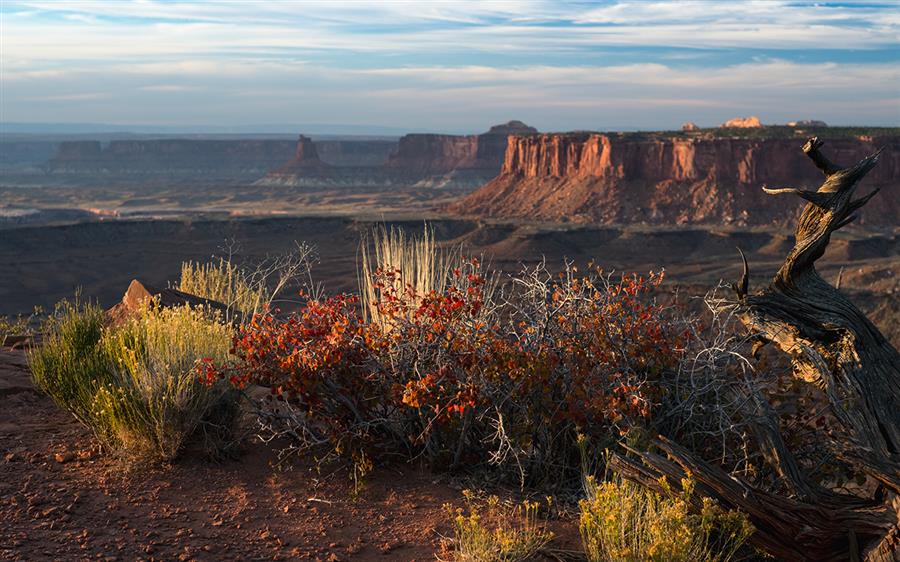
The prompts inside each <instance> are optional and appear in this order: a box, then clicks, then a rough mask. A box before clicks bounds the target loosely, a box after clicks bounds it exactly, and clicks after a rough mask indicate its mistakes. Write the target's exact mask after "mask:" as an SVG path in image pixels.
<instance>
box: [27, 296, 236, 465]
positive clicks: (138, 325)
mask: <svg viewBox="0 0 900 562" xmlns="http://www.w3.org/2000/svg"><path fill="white" fill-rule="evenodd" d="M44 330H45V331H44V342H43V345H41V346H40V347H37V348H35V349H33V350H31V351H30V352H29V355H28V359H29V363H30V366H31V371H32V376H33V378H34V381H35V384H36V385H37V386H38V387H39V388H41V389H42V390H43V391H44V392H46V393H47V394H48V395H50V397H51V398H53V400H54V401H55V402H56V403H57V404H58V405H59V406H60V407H61V408H63V409H64V410H66V411H68V412H70V413H72V414H73V415H74V416H75V417H76V418H77V419H78V420H79V421H80V422H81V423H83V424H84V425H86V426H87V427H89V428H90V429H91V430H92V431H93V432H94V434H95V435H96V437H97V439H98V440H99V441H100V442H101V444H103V445H104V446H105V447H108V448H109V449H111V450H113V451H115V452H117V453H120V454H122V455H123V456H125V457H127V458H129V459H130V460H132V461H168V460H171V459H173V458H175V457H176V456H177V455H178V453H179V452H180V451H181V450H182V449H183V447H184V446H185V443H186V442H187V441H188V440H189V439H190V438H192V437H194V436H195V435H196V434H198V430H199V429H201V428H203V429H209V430H210V431H204V432H203V433H204V435H205V436H207V437H208V436H209V435H216V436H218V437H225V436H226V435H227V434H228V430H229V429H230V425H231V422H232V421H233V419H234V417H235V415H236V412H237V410H236V406H235V397H234V395H233V391H230V390H228V389H227V388H226V385H224V384H218V385H212V386H206V385H203V384H201V383H200V382H199V381H198V377H197V374H196V369H195V367H196V365H197V362H198V361H200V360H201V359H204V358H211V359H213V360H216V361H224V360H225V359H226V358H227V355H228V349H229V347H230V345H231V338H232V331H231V328H230V327H228V326H227V325H225V324H223V323H222V322H221V321H220V320H219V319H216V318H211V317H210V316H209V314H208V312H206V311H203V310H200V309H192V308H190V307H178V308H168V309H166V308H160V307H156V306H152V305H151V306H148V307H146V308H145V309H143V310H141V311H140V312H138V313H137V314H136V315H135V316H133V317H132V318H129V319H128V320H126V321H125V323H123V324H122V325H119V326H115V327H105V326H104V317H103V311H102V310H101V309H100V308H99V307H97V306H95V305H92V304H84V303H80V302H77V301H76V302H74V303H69V302H65V303H63V304H62V305H61V306H60V307H59V308H58V310H57V312H56V314H55V315H54V316H53V317H51V319H50V320H49V321H48V322H47V324H46V326H45V329H44ZM213 430H214V431H213ZM206 445H207V446H210V447H213V446H214V447H218V446H221V445H222V443H221V442H218V443H215V444H214V443H212V442H210V441H207V443H206ZM210 452H215V451H210Z"/></svg>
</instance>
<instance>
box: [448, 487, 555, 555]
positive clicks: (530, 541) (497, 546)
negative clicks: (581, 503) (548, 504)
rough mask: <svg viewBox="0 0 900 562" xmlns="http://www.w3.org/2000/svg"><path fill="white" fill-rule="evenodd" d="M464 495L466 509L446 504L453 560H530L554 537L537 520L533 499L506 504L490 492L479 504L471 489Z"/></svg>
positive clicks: (536, 506)
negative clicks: (449, 517)
mask: <svg viewBox="0 0 900 562" xmlns="http://www.w3.org/2000/svg"><path fill="white" fill-rule="evenodd" d="M463 496H464V497H465V501H466V510H467V511H468V513H466V511H465V510H463V509H461V508H457V509H453V508H452V507H451V506H450V505H446V506H445V508H446V509H447V511H448V513H449V514H450V516H451V519H452V522H453V533H454V540H453V545H452V548H453V550H452V551H451V555H450V558H449V560H450V561H452V562H518V561H524V560H530V559H532V558H533V557H534V556H535V555H536V554H537V553H538V552H539V551H540V550H541V549H542V548H544V546H546V545H547V543H548V542H550V540H551V539H552V538H553V533H551V532H549V531H547V530H545V529H544V527H543V526H542V525H541V524H540V523H539V522H538V508H539V505H538V504H537V503H535V502H529V501H525V502H523V503H521V504H507V503H504V502H501V501H500V499H499V498H498V497H497V496H490V497H489V498H488V499H487V501H486V502H485V503H484V505H483V506H479V505H478V503H477V502H476V500H475V497H474V495H473V494H472V493H471V492H470V491H468V490H466V491H464V492H463Z"/></svg>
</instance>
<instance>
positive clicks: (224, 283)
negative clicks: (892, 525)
mask: <svg viewBox="0 0 900 562" xmlns="http://www.w3.org/2000/svg"><path fill="white" fill-rule="evenodd" d="M175 288H176V289H178V290H179V291H182V292H185V293H189V294H191V295H196V296H198V297H203V298H206V299H210V300H214V301H217V302H220V303H222V304H224V305H226V306H227V307H228V308H229V310H235V311H238V312H246V313H251V314H252V313H254V312H261V311H262V310H263V308H264V307H266V306H268V304H269V301H270V299H271V296H270V295H269V291H268V289H267V288H266V286H265V285H264V284H261V283H259V281H258V280H256V279H253V278H251V275H250V274H249V273H248V272H246V271H244V270H243V269H241V268H239V267H237V266H236V265H234V264H233V263H232V262H231V261H230V260H226V259H225V258H219V260H218V261H214V262H208V263H200V262H193V261H187V262H184V263H182V264H181V277H180V278H179V281H178V284H177V285H176V286H175Z"/></svg>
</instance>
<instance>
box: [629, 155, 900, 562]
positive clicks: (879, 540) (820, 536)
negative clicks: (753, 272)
mask: <svg viewBox="0 0 900 562" xmlns="http://www.w3.org/2000/svg"><path fill="white" fill-rule="evenodd" d="M821 146H822V142H821V141H819V140H818V139H816V138H811V139H809V141H807V143H806V144H805V145H804V146H803V151H804V152H805V153H806V154H807V155H808V156H809V157H810V158H811V159H812V161H813V162H814V163H815V165H816V166H817V167H818V168H819V169H820V170H822V172H823V173H824V174H825V182H824V183H823V184H822V186H821V187H820V188H819V189H818V190H816V191H805V190H801V189H796V188H781V189H767V188H764V189H765V190H766V192H768V193H770V194H773V195H781V194H795V195H797V196H799V197H801V198H803V199H804V200H806V201H807V204H806V207H805V208H804V209H803V212H802V214H801V215H800V218H799V222H798V225H797V231H796V242H795V245H794V248H793V249H792V250H791V252H790V253H789V254H788V256H787V257H786V258H785V260H784V263H783V265H782V266H781V268H780V269H779V271H778V273H777V274H776V275H775V278H774V280H773V281H772V283H771V284H770V285H769V286H768V287H766V288H764V289H762V290H761V291H758V292H756V293H753V294H750V292H749V267H748V266H747V261H746V259H744V256H743V253H742V254H741V258H742V260H743V262H744V273H743V276H742V279H741V281H740V282H739V283H737V284H735V285H734V289H735V292H736V293H737V296H738V302H737V307H738V311H739V313H740V317H741V320H742V322H743V323H744V324H745V326H746V327H747V328H748V329H749V330H750V331H751V332H752V333H754V334H756V335H757V337H758V340H759V341H760V342H767V343H773V344H774V345H776V346H777V347H778V348H780V349H781V350H782V351H784V352H785V353H787V354H788V355H789V356H790V357H791V360H792V364H793V367H794V374H795V376H797V377H800V378H802V379H804V380H806V381H810V382H812V383H815V384H817V385H819V386H820V387H821V388H822V389H824V391H825V393H826V395H827V398H828V401H829V405H830V408H831V411H832V413H833V414H834V417H835V418H836V420H837V421H838V423H840V424H841V425H842V429H843V430H844V432H845V433H846V434H847V435H849V436H850V439H849V440H848V442H844V443H835V447H836V449H837V451H836V452H837V454H838V455H839V456H840V457H841V458H842V459H843V460H844V461H846V462H848V463H850V464H851V465H853V466H855V467H856V468H857V469H859V470H860V471H862V472H864V473H865V474H867V475H869V476H870V477H872V478H873V479H874V480H875V481H877V482H879V483H880V486H879V488H878V491H877V492H876V493H875V494H874V496H873V497H872V498H859V497H856V496H849V495H843V494H837V493H835V492H832V491H830V490H826V489H824V488H822V487H819V486H817V485H815V484H813V483H811V482H809V481H808V480H807V479H806V478H805V476H804V475H803V473H802V471H801V470H800V469H799V467H798V465H797V463H796V461H795V460H794V458H793V456H792V455H791V453H790V451H789V450H788V449H787V448H786V446H785V444H784V440H783V439H782V438H781V433H780V429H779V423H778V419H777V416H776V414H775V413H774V411H773V410H772V408H771V407H770V406H769V404H768V403H767V402H765V400H764V399H763V398H762V397H761V396H757V397H755V398H756V402H757V412H758V414H759V419H758V420H757V421H758V423H757V424H756V438H757V439H758V441H759V444H760V447H761V449H762V450H763V451H764V453H765V456H766V459H767V462H769V463H770V464H771V465H772V466H773V467H774V468H775V470H776V471H777V473H778V474H779V476H780V477H781V478H782V479H783V480H784V482H785V484H786V486H787V488H788V489H789V490H790V491H791V493H792V496H791V497H784V496H779V495H775V494H772V493H768V492H765V491H762V490H759V489H754V488H753V487H751V486H749V485H747V484H745V483H742V482H740V481H738V480H736V479H734V478H732V477H731V476H729V475H728V474H726V473H725V472H723V471H722V470H721V469H719V468H717V467H715V466H713V465H710V464H708V463H705V462H703V461H702V460H700V459H698V458H697V457H696V456H695V455H693V454H692V453H690V452H689V451H687V450H685V449H683V448H681V447H679V446H678V445H676V444H674V443H671V442H669V441H667V440H665V439H659V440H657V441H656V445H657V446H658V448H659V449H660V450H662V451H663V452H665V453H666V455H668V458H665V457H663V456H661V455H659V454H656V453H652V452H638V451H635V452H634V453H635V455H636V456H637V457H638V458H640V459H641V461H642V462H637V461H635V460H634V459H632V458H625V457H622V456H617V457H615V458H614V459H613V461H612V462H613V468H614V469H616V470H617V471H619V472H620V473H621V474H622V475H623V476H624V477H626V478H629V479H631V480H634V481H636V482H639V483H642V484H644V485H646V486H649V487H651V488H653V487H658V484H657V483H656V482H657V480H658V479H659V478H660V477H662V476H665V477H667V478H668V479H669V480H675V481H678V480H679V479H680V478H681V477H683V476H684V475H686V474H690V475H691V476H692V477H693V478H694V479H695V480H696V481H697V483H698V486H699V491H700V492H701V494H705V495H707V496H709V497H712V498H714V499H716V500H718V501H719V502H721V503H722V504H723V505H725V506H728V507H734V508H738V509H741V510H743V511H745V512H746V513H747V514H748V515H749V516H750V518H751V520H752V521H753V523H754V524H755V525H756V527H757V529H758V530H757V532H756V534H755V535H754V538H753V539H752V540H753V541H754V542H755V543H756V544H757V545H758V546H759V547H761V548H763V549H764V550H766V551H768V552H769V553H771V554H773V555H775V556H777V557H778V558H780V559H785V560H824V561H827V560H835V561H836V560H860V559H863V560H867V561H870V562H876V561H877V562H881V561H890V560H900V528H898V507H900V502H898V501H897V498H898V495H900V354H898V352H897V350H896V349H894V348H893V347H892V346H891V345H890V344H889V343H888V342H887V340H886V339H885V338H884V336H883V335H882V334H881V333H880V332H879V331H878V329H877V328H875V326H874V325H873V324H872V323H871V322H870V321H869V320H868V319H867V318H866V316H865V315H864V314H863V313H862V312H860V311H859V309H857V308H856V307H855V306H854V305H853V303H851V302H850V300H849V299H848V298H847V297H846V296H845V295H844V294H843V293H841V292H840V291H839V290H838V289H837V288H835V287H833V286H832V285H830V284H828V283H827V282H826V281H825V280H823V279H822V278H821V277H820V276H819V274H818V273H817V272H816V269H815V261H816V260H817V259H819V258H820V257H821V256H822V255H823V254H824V252H825V248H826V247H827V246H828V242H829V240H830V237H831V233H832V232H834V231H835V230H838V229H839V228H841V227H843V226H845V225H847V224H849V223H850V222H852V221H853V220H854V219H855V218H856V216H855V215H854V214H853V213H855V212H856V211H857V210H859V209H860V208H861V207H862V206H863V205H865V204H866V203H867V202H868V201H869V200H870V199H871V198H872V196H874V195H875V193H876V191H877V190H876V191H873V192H872V193H869V194H868V195H866V196H863V197H860V198H858V199H854V197H853V196H854V192H855V191H856V188H857V186H858V184H859V182H860V180H861V179H862V178H863V177H864V176H865V175H866V174H867V173H868V172H869V171H870V170H871V169H872V168H873V167H874V166H875V164H876V163H877V161H878V154H879V153H880V151H879V152H877V153H875V154H873V155H872V156H869V157H867V158H864V159H863V160H861V161H860V162H859V163H857V164H856V165H855V166H853V167H850V168H841V167H839V166H837V165H835V164H834V163H832V162H830V161H829V160H828V159H827V158H826V157H825V156H824V155H823V154H822V153H821V152H820V148H821ZM754 351H756V349H754Z"/></svg>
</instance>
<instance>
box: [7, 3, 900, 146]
mask: <svg viewBox="0 0 900 562" xmlns="http://www.w3.org/2000/svg"><path fill="white" fill-rule="evenodd" d="M745 115H758V116H759V117H760V118H761V119H762V121H763V122H764V123H784V122H786V121H789V120H798V119H821V120H824V121H826V122H828V123H829V124H833V125H881V126H897V125H900V7H898V4H897V3H896V2H879V1H873V2H863V1H860V2H797V1H781V0H756V1H745V2H740V1H736V0H728V1H724V0H723V1H696V0H683V1H680V2H658V1H634V0H622V1H619V0H615V1H606V2H567V1H560V0H553V1H539V0H535V1H481V2H466V1H462V0H454V1H451V2H442V1H438V0H434V1H427V0H420V1H418V2H406V1H384V2H380V3H363V2H339V1H334V0H332V1H323V2H319V1H312V0H309V1H290V0H281V1H277V2H276V1H273V2H262V1H256V2H252V1H246V2H239V1H224V0H209V1H204V2H183V1H168V0H167V1H163V0H135V1H133V2H119V1H114V0H97V1H92V0H55V1H49V0H47V1H44V0H35V1H15V0H0V122H41V123H106V124H120V125H126V124H127V125H132V124H139V125H148V126H149V125H153V126H167V127H179V128H183V129H184V130H190V129H191V128H195V129H197V128H202V127H224V128H228V127H235V128H240V127H244V128H247V127H249V128H251V129H252V128H253V127H257V126H259V127H262V126H266V127H267V128H268V129H269V130H271V129H272V128H275V129H284V132H294V131H293V130H292V127H293V126H294V125H295V124H324V125H326V126H327V125H328V124H340V125H353V126H356V127H358V128H360V129H361V130H366V129H371V130H372V131H377V130H379V128H385V127H391V128H396V129H398V130H417V131H438V132H453V133H474V132H480V131H484V130H486V129H487V128H488V127H489V126H490V125H491V124H494V123H499V122H505V121H508V120H510V119H520V120H522V121H525V122H526V123H528V124H530V125H533V126H535V127H538V128H539V129H540V130H543V131H565V130H633V129H656V130H659V129H672V128H677V127H680V126H681V124H682V123H683V122H685V121H692V122H695V123H697V124H699V125H701V126H714V125H717V124H719V123H721V122H722V121H724V120H726V119H728V118H731V117H735V116H745ZM298 132H302V131H298Z"/></svg>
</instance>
